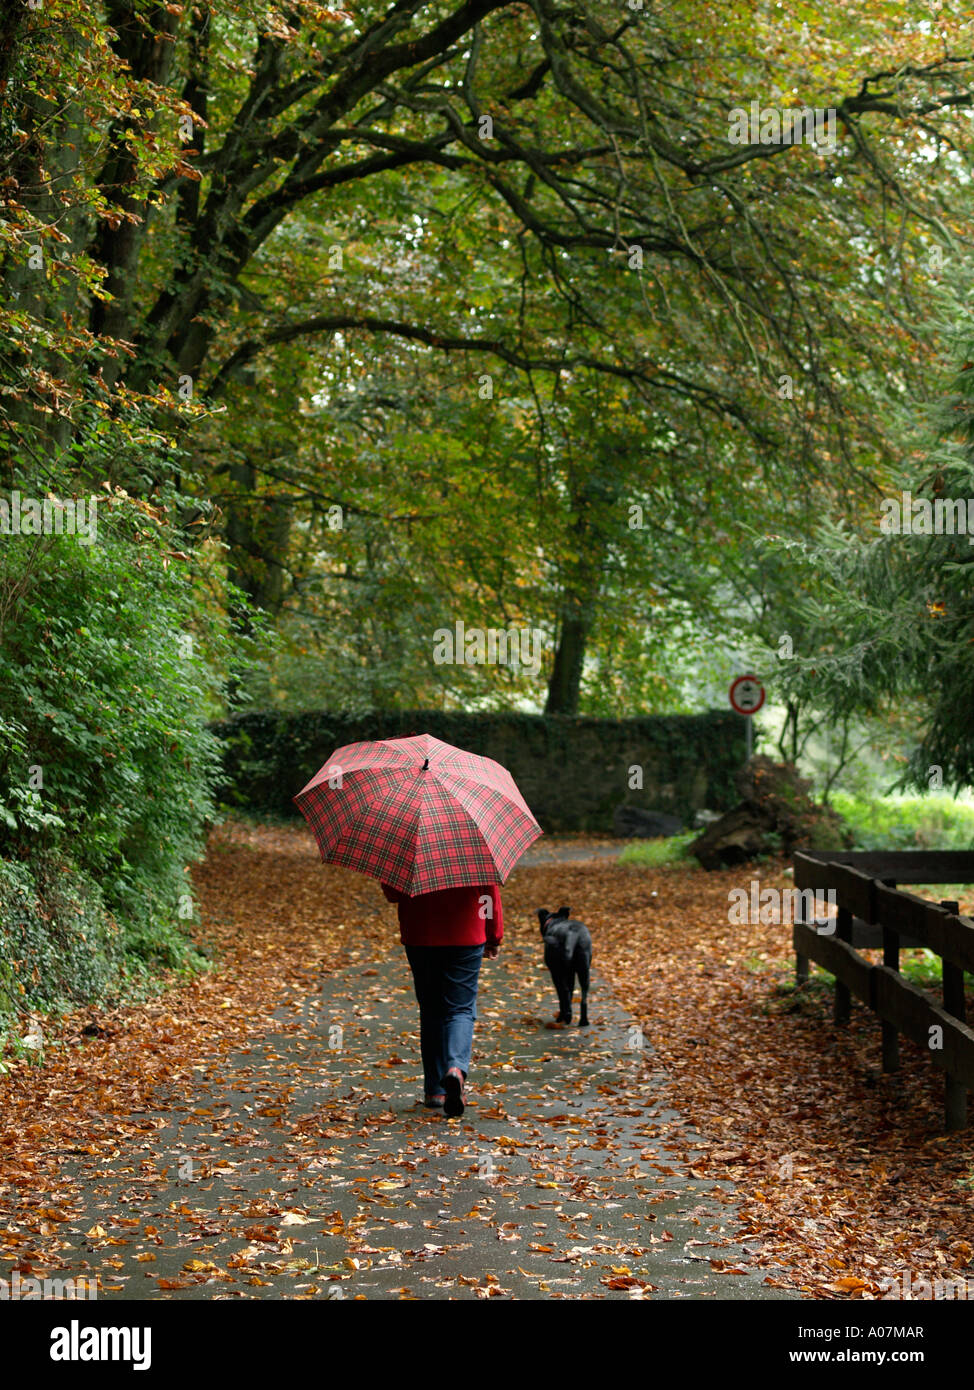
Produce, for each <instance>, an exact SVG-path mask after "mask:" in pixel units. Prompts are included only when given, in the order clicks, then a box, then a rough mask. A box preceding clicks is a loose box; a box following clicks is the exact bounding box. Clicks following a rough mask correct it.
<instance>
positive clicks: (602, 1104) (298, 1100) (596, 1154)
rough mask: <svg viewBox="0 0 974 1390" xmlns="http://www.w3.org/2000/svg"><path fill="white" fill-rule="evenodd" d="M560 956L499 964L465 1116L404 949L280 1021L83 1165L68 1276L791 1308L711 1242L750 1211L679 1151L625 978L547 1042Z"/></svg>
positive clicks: (147, 1283) (526, 952)
mask: <svg viewBox="0 0 974 1390" xmlns="http://www.w3.org/2000/svg"><path fill="white" fill-rule="evenodd" d="M539 954H540V953H535V952H533V951H532V950H531V949H530V947H528V946H519V945H518V944H517V943H513V942H512V943H510V944H508V943H505V947H504V948H503V949H502V951H501V955H500V958H499V959H498V960H497V961H495V962H485V963H484V967H483V973H482V977H481V978H482V985H481V994H480V1003H479V1014H480V1016H479V1020H478V1025H477V1037H476V1040H475V1052H474V1058H473V1065H472V1069H471V1094H470V1103H469V1104H468V1108H467V1111H466V1113H465V1115H464V1116H463V1118H462V1119H460V1120H453V1121H448V1120H446V1119H445V1118H444V1117H443V1115H442V1114H441V1113H437V1112H429V1111H426V1110H424V1109H422V1108H420V1107H418V1106H417V1105H416V1098H417V1096H418V1094H419V1092H420V1090H421V1083H420V1077H421V1073H420V1069H419V1059H418V1036H417V1018H416V1005H415V1001H414V999H413V996H412V991H411V982H410V979H409V975H408V969H407V966H406V962H405V958H404V956H403V954H402V951H401V948H400V947H398V945H397V946H396V947H394V948H393V950H392V951H391V952H390V954H389V955H388V956H387V957H386V958H384V959H383V960H381V961H379V962H378V963H376V964H375V965H373V966H370V967H363V966H357V967H355V968H352V969H349V970H347V971H344V972H342V973H340V974H337V975H335V976H333V977H331V978H329V979H328V980H327V981H326V983H325V988H324V989H323V991H322V993H321V995H320V997H318V998H316V999H313V1000H306V1001H302V1002H301V1003H300V1004H298V1003H296V1004H295V1005H294V1007H288V1008H285V1009H282V1010H280V1011H279V1014H278V1017H279V1018H280V1021H281V1027H280V1032H279V1033H278V1034H277V1035H275V1036H274V1037H271V1038H265V1039H262V1040H260V1042H259V1043H254V1045H253V1046H252V1047H251V1048H250V1050H241V1051H240V1052H239V1053H237V1054H236V1055H234V1056H232V1057H230V1058H229V1059H228V1060H226V1061H225V1062H224V1063H223V1064H221V1065H220V1066H219V1067H215V1068H214V1069H213V1070H210V1071H203V1070H201V1071H200V1072H199V1079H200V1080H199V1088H198V1090H197V1091H195V1092H194V1094H193V1095H187V1094H185V1092H179V1091H177V1090H175V1089H174V1090H173V1092H172V1094H171V1095H170V1096H169V1097H168V1098H161V1108H160V1109H159V1110H158V1111H157V1112H156V1113H153V1114H146V1115H145V1116H144V1117H142V1126H143V1129H142V1132H143V1133H144V1135H145V1138H144V1142H143V1143H142V1144H141V1146H140V1147H139V1148H138V1149H137V1150H136V1151H135V1152H132V1151H131V1150H126V1151H124V1152H120V1153H119V1154H118V1156H117V1157H116V1158H115V1159H114V1161H112V1162H111V1163H108V1164H101V1165H100V1166H99V1167H98V1168H97V1170H92V1171H87V1172H86V1171H84V1170H81V1169H75V1170H73V1171H74V1172H75V1174H76V1175H77V1176H80V1177H82V1179H83V1187H84V1192H85V1203H86V1209H85V1212H84V1215H83V1217H82V1218H81V1219H80V1220H76V1221H74V1222H72V1223H71V1225H70V1227H68V1228H62V1229H63V1230H64V1234H65V1236H66V1238H67V1239H68V1241H69V1242H70V1243H71V1249H70V1251H69V1252H68V1259H69V1263H70V1267H69V1268H68V1269H65V1270H62V1271H58V1273H59V1274H60V1275H61V1277H64V1276H66V1275H68V1274H75V1275H77V1274H84V1273H88V1274H90V1273H92V1272H96V1273H97V1276H98V1280H99V1298H100V1299H103V1300H104V1299H111V1298H119V1299H132V1298H140V1299H144V1298H166V1299H181V1298H188V1299H212V1298H234V1299H236V1298H261V1299H263V1298H271V1299H277V1298H294V1297H304V1298H316V1297H317V1298H338V1297H341V1298H356V1297H364V1298H367V1299H401V1298H423V1299H426V1298H433V1299H450V1298H461V1299H462V1298H485V1297H508V1298H517V1299H546V1298H566V1297H567V1298H610V1299H612V1298H622V1299H628V1298H632V1297H637V1298H639V1297H643V1298H652V1299H661V1298H664V1299H665V1298H711V1299H712V1298H722V1299H726V1298H732V1299H745V1298H746V1299H756V1298H782V1297H789V1296H792V1295H789V1294H787V1293H785V1292H784V1291H782V1290H780V1289H776V1288H773V1287H769V1286H768V1285H766V1284H765V1283H764V1282H763V1279H764V1276H765V1274H766V1271H764V1270H761V1271H756V1270H753V1269H752V1268H751V1267H750V1256H749V1253H748V1251H747V1250H746V1249H742V1248H741V1247H740V1246H733V1247H731V1248H727V1247H726V1246H724V1245H720V1246H719V1247H715V1246H713V1245H711V1244H708V1242H712V1241H715V1240H721V1241H722V1240H725V1239H726V1238H727V1236H728V1234H729V1233H730V1232H731V1231H732V1230H733V1228H734V1221H733V1208H732V1207H728V1206H727V1205H724V1204H722V1203H720V1202H718V1201H716V1200H715V1199H714V1198H713V1197H712V1196H708V1192H709V1191H710V1189H711V1188H712V1187H713V1184H711V1183H708V1182H706V1181H697V1180H696V1179H694V1178H693V1177H692V1176H691V1175H689V1174H688V1173H687V1171H686V1169H685V1168H684V1166H683V1165H682V1163H681V1162H680V1161H679V1160H677V1159H676V1158H675V1156H674V1155H673V1154H672V1153H671V1152H669V1151H668V1149H667V1146H666V1136H667V1133H668V1132H669V1133H672V1132H673V1129H674V1127H675V1126H680V1127H681V1132H686V1126H685V1123H684V1121H683V1120H682V1118H681V1117H680V1116H679V1115H675V1114H674V1113H673V1112H672V1111H668V1110H666V1109H665V1108H664V1107H663V1106H662V1104H661V1102H660V1100H659V1093H660V1090H661V1087H662V1085H663V1082H664V1079H665V1078H664V1077H663V1076H662V1075H661V1074H660V1073H659V1072H657V1071H655V1070H654V1068H653V1065H652V1058H651V1057H650V1056H649V1055H648V1054H647V1053H646V1052H639V1051H638V1050H635V1049H634V1047H633V1046H632V1044H633V1043H635V1042H638V1037H637V1036H636V1035H635V1034H634V1033H633V1031H632V1021H631V1020H630V1019H629V1018H628V1017H627V1016H626V1014H625V1013H624V1012H623V1011H622V1010H621V1008H620V1007H619V1006H618V1005H617V1004H616V1003H615V1002H614V1000H613V999H612V997H611V995H610V994H609V992H608V990H607V988H606V986H605V985H604V983H603V982H602V980H601V979H599V978H597V977H596V979H595V981H594V984H593V993H592V996H591V1002H590V1012H591V1016H592V1020H593V1026H592V1027H591V1028H590V1029H588V1030H580V1029H578V1028H574V1027H573V1028H571V1029H565V1030H560V1031H552V1030H548V1029H546V1028H545V1027H544V1024H543V1021H542V1020H543V1019H550V1018H551V1017H552V1016H553V1013H554V1003H555V1000H554V993H553V990H552V987H551V984H550V981H549V980H548V978H547V975H546V974H545V972H544V969H543V965H542V964H541V962H540V960H539V959H538V956H539ZM73 1161H74V1162H77V1160H73ZM711 1257H713V1258H715V1259H717V1260H719V1261H723V1262H724V1264H725V1265H730V1266H733V1267H739V1268H740V1269H741V1270H743V1271H747V1272H742V1273H736V1274H732V1273H727V1272H717V1271H715V1270H714V1269H712V1268H711V1264H710V1258H711Z"/></svg>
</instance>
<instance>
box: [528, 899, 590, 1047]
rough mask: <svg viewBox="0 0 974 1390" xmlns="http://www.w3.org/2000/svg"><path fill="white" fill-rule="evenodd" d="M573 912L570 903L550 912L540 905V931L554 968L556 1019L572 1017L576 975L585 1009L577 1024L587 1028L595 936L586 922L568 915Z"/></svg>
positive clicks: (564, 1020) (567, 1020)
mask: <svg viewBox="0 0 974 1390" xmlns="http://www.w3.org/2000/svg"><path fill="white" fill-rule="evenodd" d="M570 912H571V908H569V907H560V908H559V909H558V911H557V912H549V911H548V909H547V908H546V907H539V908H538V921H539V922H540V923H541V935H542V936H543V937H544V963H545V965H546V966H547V967H548V969H549V970H550V971H551V978H552V980H553V981H554V985H555V989H556V990H557V991H558V1019H557V1022H559V1023H571V1021H572V995H573V994H574V993H575V976H576V975H577V976H578V983H579V986H580V987H581V991H582V1009H581V1013H580V1015H579V1019H578V1026H579V1028H587V1027H588V1007H587V1005H588V976H589V969H590V968H591V965H592V938H591V936H590V935H589V930H588V927H587V926H585V924H584V922H576V921H575V919H574V918H573V917H571V916H570V915H569V914H570Z"/></svg>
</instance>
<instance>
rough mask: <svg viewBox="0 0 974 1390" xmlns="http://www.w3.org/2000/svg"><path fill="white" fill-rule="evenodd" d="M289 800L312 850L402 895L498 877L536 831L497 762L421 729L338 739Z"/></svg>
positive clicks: (506, 872) (501, 879)
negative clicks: (313, 843) (307, 830)
mask: <svg viewBox="0 0 974 1390" xmlns="http://www.w3.org/2000/svg"><path fill="white" fill-rule="evenodd" d="M426 758H429V768H428V769H427V770H426V771H425V772H424V771H423V762H424V760H425V759H426ZM330 783H331V784H333V785H330ZM293 799H294V802H295V804H296V806H297V807H298V809H299V810H300V812H301V814H302V815H303V816H304V817H305V819H306V820H307V822H308V824H309V825H310V826H311V829H312V830H313V832H314V835H315V839H316V840H317V841H318V848H319V849H320V851H321V857H322V859H324V860H325V861H326V862H328V863H330V864H343V865H344V866H345V867H346V868H348V869H357V870H358V871H359V872H360V873H363V874H368V875H369V876H370V877H371V878H377V879H380V880H381V881H382V882H384V883H388V884H391V885H392V887H393V888H398V889H399V891H400V892H401V893H408V894H409V895H410V897H415V896H416V895H417V894H419V893H432V892H434V891H435V890H436V889H437V888H460V887H462V886H463V885H464V884H473V885H480V884H488V883H503V882H504V881H505V879H506V878H507V876H508V875H509V874H510V872H511V870H512V869H513V868H514V865H515V864H516V863H517V861H518V860H519V859H520V857H521V855H522V854H523V853H524V851H525V850H526V849H527V847H528V845H530V844H532V843H533V842H534V841H535V840H536V839H537V838H538V836H539V835H540V834H541V827H540V826H539V825H538V823H537V821H536V820H535V819H534V816H533V815H532V814H531V811H530V808H529V807H528V804H527V802H526V801H525V800H524V797H523V796H522V795H521V793H520V792H519V791H518V789H517V786H516V785H515V782H514V778H513V777H512V776H511V774H510V773H509V772H508V771H507V769H506V768H505V767H501V765H500V763H496V762H494V760H493V759H492V758H481V757H478V756H477V755H476V754H475V753H467V752H464V750H463V749H462V748H453V747H451V745H450V744H448V743H443V742H441V741H440V739H438V738H433V737H432V735H430V734H416V735H413V736H412V737H410V738H395V739H380V740H378V741H377V742H374V743H348V744H346V745H345V746H344V747H343V748H338V749H336V750H335V752H334V753H333V754H332V756H331V757H330V758H329V759H328V761H327V762H326V763H325V765H324V766H323V767H322V768H320V769H319V770H318V771H317V772H316V773H315V775H314V777H312V779H311V781H310V782H309V783H308V785H307V786H306V787H303V788H302V789H301V791H299V792H298V794H297V796H295V797H294V798H293Z"/></svg>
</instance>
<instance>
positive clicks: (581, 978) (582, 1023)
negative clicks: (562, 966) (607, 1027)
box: [575, 958, 589, 1028]
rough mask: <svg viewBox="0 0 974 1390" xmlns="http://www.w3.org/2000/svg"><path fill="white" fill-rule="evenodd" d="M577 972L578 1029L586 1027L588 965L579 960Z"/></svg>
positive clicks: (583, 960) (584, 961)
mask: <svg viewBox="0 0 974 1390" xmlns="http://www.w3.org/2000/svg"><path fill="white" fill-rule="evenodd" d="M575 968H576V969H577V971H578V984H579V988H580V989H581V991H582V1007H581V1012H580V1013H579V1016H578V1026H579V1028H587V1027H588V973H589V963H588V961H587V960H585V959H584V958H583V959H581V960H579V961H578V962H577V964H576V967H575Z"/></svg>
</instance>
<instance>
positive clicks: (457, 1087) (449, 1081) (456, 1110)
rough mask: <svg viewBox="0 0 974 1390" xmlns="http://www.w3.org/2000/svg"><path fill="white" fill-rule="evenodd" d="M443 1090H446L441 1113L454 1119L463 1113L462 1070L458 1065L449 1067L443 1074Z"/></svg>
mask: <svg viewBox="0 0 974 1390" xmlns="http://www.w3.org/2000/svg"><path fill="white" fill-rule="evenodd" d="M443 1090H444V1091H445V1092H446V1099H445V1100H444V1102H443V1114H444V1115H445V1116H446V1117H447V1119H449V1120H455V1119H456V1117H457V1116H458V1115H462V1114H463V1072H462V1071H461V1070H460V1068H459V1067H451V1068H450V1070H449V1071H448V1072H447V1074H446V1076H444V1078H443Z"/></svg>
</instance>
